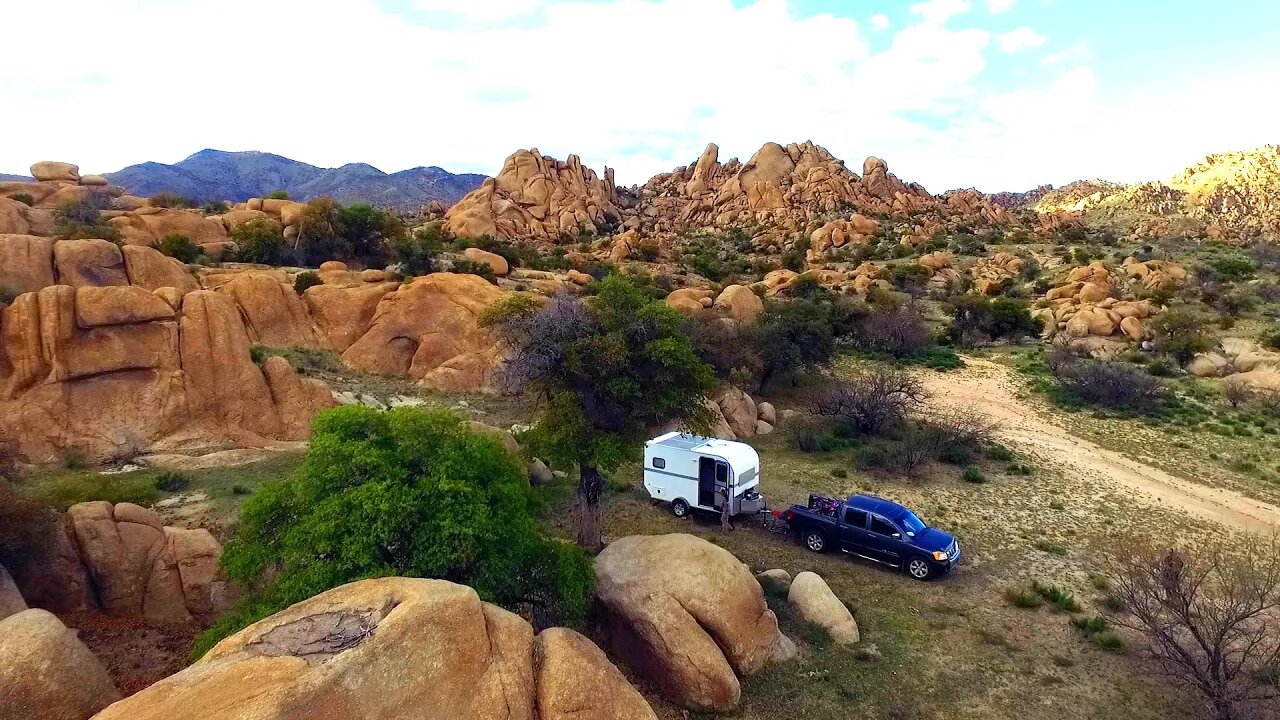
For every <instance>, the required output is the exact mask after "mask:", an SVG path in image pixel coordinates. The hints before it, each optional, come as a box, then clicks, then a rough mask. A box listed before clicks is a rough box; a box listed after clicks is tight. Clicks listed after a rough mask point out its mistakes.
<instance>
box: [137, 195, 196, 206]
mask: <svg viewBox="0 0 1280 720" xmlns="http://www.w3.org/2000/svg"><path fill="white" fill-rule="evenodd" d="M147 201H148V202H149V203H151V206H152V207H159V208H194V207H198V206H199V205H200V203H198V202H196V201H195V200H192V199H191V198H189V197H183V196H182V195H179V194H178V193H172V192H162V193H159V194H156V195H152V196H151V197H150V198H148V199H147Z"/></svg>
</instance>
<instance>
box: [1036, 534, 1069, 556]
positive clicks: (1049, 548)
mask: <svg viewBox="0 0 1280 720" xmlns="http://www.w3.org/2000/svg"><path fill="white" fill-rule="evenodd" d="M1033 547H1035V549H1037V550H1039V551H1040V552H1047V553H1049V554H1050V555H1066V554H1067V548H1066V546H1065V545H1062V544H1061V543H1056V542H1053V541H1051V540H1045V539H1044V538H1040V539H1039V540H1036V541H1035V543H1033Z"/></svg>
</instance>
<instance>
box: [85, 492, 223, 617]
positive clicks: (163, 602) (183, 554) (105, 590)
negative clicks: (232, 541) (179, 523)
mask: <svg viewBox="0 0 1280 720" xmlns="http://www.w3.org/2000/svg"><path fill="white" fill-rule="evenodd" d="M67 518H68V521H69V523H70V526H71V528H72V530H73V532H74V533H75V537H76V543H77V546H78V548H79V554H80V558H81V560H82V562H83V563H84V565H85V568H86V569H87V571H88V573H89V577H90V578H91V580H92V583H93V587H94V591H95V599H96V601H97V604H98V606H99V607H101V608H102V610H104V611H105V612H107V613H110V614H113V615H130V616H139V617H141V618H142V619H143V620H145V621H147V622H150V623H156V624H180V623H188V622H191V621H192V620H193V619H204V620H208V619H210V618H212V617H214V616H215V615H216V614H217V613H220V612H223V611H225V610H227V609H228V608H230V607H231V603H232V601H233V600H234V599H235V593H234V592H233V590H232V589H231V586H230V585H229V584H228V582H227V580H226V578H225V577H224V576H223V575H222V573H221V571H220V569H219V568H218V558H219V557H221V555H222V546H221V545H219V544H218V541H217V540H215V539H214V537H213V535H211V534H210V533H209V531H208V530H203V529H198V530H185V529H181V528H172V527H165V526H164V525H163V524H162V523H161V521H160V517H159V516H158V515H156V514H155V513H154V512H153V511H151V510H148V509H146V508H142V507H139V506H137V505H132V504H129V503H118V504H116V505H115V506H112V505H111V503H108V502H101V501H99V502H86V503H80V504H78V505H73V506H72V507H71V508H70V509H69V510H68V511H67Z"/></svg>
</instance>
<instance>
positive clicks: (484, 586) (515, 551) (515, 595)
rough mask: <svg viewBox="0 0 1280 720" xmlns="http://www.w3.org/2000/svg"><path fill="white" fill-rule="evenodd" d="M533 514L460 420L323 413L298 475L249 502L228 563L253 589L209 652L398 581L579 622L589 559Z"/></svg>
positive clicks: (493, 454)
mask: <svg viewBox="0 0 1280 720" xmlns="http://www.w3.org/2000/svg"><path fill="white" fill-rule="evenodd" d="M532 503H533V496H532V490H531V488H530V487H529V482H528V478H527V475H526V472H525V469H524V467H523V466H522V465H521V463H519V462H518V461H517V459H516V458H515V457H513V456H512V455H511V454H510V453H509V452H507V451H506V450H505V449H504V448H503V447H502V444H501V443H500V442H499V441H498V440H496V439H495V438H493V437H490V436H488V435H485V434H482V433H477V432H475V431H473V430H471V429H470V428H469V427H467V425H466V424H465V423H464V422H463V420H462V418H461V417H459V416H458V415H455V414H454V413H451V412H449V411H446V410H423V409H419V408H398V409H393V410H390V411H385V412H384V411H378V410H373V409H371V408H366V407H360V406H348V407H341V408H336V409H333V410H328V411H325V412H323V413H321V414H320V415H319V416H317V418H316V421H315V427H314V431H313V434H312V439H311V448H310V450H309V451H308V452H307V456H306V458H305V459H304V460H303V462H302V465H301V466H300V467H299V468H298V469H297V471H295V472H294V474H293V475H292V476H291V477H290V478H288V479H287V480H284V481H282V482H279V483H275V484H270V485H267V486H265V487H264V488H262V489H261V490H259V491H258V492H257V493H255V494H254V495H253V497H252V498H250V499H249V501H248V502H247V503H246V505H245V507H244V511H243V512H242V514H241V518H240V527H239V529H238V530H237V531H236V534H235V536H234V537H232V539H231V540H230V541H229V542H228V543H227V546H226V550H225V552H224V553H223V556H222V566H223V567H224V568H225V569H226V571H227V573H228V575H230V576H231V577H232V578H234V579H236V580H237V581H239V582H240V583H241V584H242V586H243V587H246V588H250V589H251V592H250V593H249V594H248V595H247V596H246V598H245V599H244V600H243V601H242V602H241V604H240V606H239V607H238V608H237V610H236V611H235V612H233V613H232V614H231V615H229V616H228V617H227V618H225V619H224V620H223V621H222V622H220V623H219V624H218V625H216V626H215V627H214V628H213V629H211V630H210V632H209V633H207V634H206V636H205V637H204V638H203V639H202V641H201V643H200V647H202V648H205V647H208V646H209V645H210V644H211V643H212V642H214V641H216V639H218V638H220V637H224V636H225V635H227V634H229V633H231V632H234V631H235V630H237V629H239V628H240V627H243V626H244V625H246V624H247V623H250V622H253V621H254V620H256V619H258V618H260V617H262V616H264V615H267V614H270V613H272V612H276V611H279V610H280V609H282V608H284V607H287V606H288V605H290V604H292V603H295V602H298V601H300V600H303V599H305V598H308V597H311V596H313V595H315V594H317V593H319V592H323V591H324V590H327V589H329V588H333V587H336V586H338V585H341V584H344V583H348V582H352V581H355V580H360V579H365V578H373V577H385V576H394V575H405V576H411V577H431V578H443V579H446V580H451V581H454V582H458V583H464V584H467V585H470V586H471V587H473V588H475V590H476V592H477V593H479V595H480V596H481V597H482V598H484V599H485V600H488V601H492V602H496V603H498V604H501V605H505V606H508V607H512V608H515V609H517V610H521V611H527V612H529V613H531V614H533V615H534V617H535V620H537V621H538V622H539V623H540V624H543V623H549V622H570V623H578V622H581V621H582V620H583V618H584V617H585V615H586V610H587V603H588V597H589V595H590V591H591V585H592V581H593V576H592V572H591V565H590V560H589V559H588V558H587V557H586V555H585V554H584V553H583V552H582V551H581V550H580V549H579V548H577V547H574V546H573V545H571V544H569V543H564V542H561V541H558V540H555V539H553V538H550V537H548V536H546V535H545V533H544V532H543V531H542V529H541V526H540V525H539V524H538V523H537V521H536V519H535V518H534V517H533V515H532V514H531V512H530V507H531V505H532Z"/></svg>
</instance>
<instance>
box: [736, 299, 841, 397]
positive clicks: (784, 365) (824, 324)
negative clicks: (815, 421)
mask: <svg viewBox="0 0 1280 720" xmlns="http://www.w3.org/2000/svg"><path fill="white" fill-rule="evenodd" d="M824 292H826V291H825V290H824ZM835 323H836V308H835V304H834V302H832V301H829V300H827V299H825V298H820V299H813V300H810V299H805V298H793V299H790V300H769V301H767V302H766V303H765V306H764V312H763V313H762V314H761V315H760V319H759V322H758V323H757V325H756V332H755V338H756V343H757V347H758V352H759V354H760V366H761V369H760V387H761V388H762V389H763V388H764V387H766V386H768V385H769V383H770V382H772V381H773V380H775V379H778V378H784V377H794V376H795V375H796V374H797V373H800V372H803V371H812V370H818V369H819V368H822V367H825V366H826V365H827V364H829V363H830V362H831V358H832V356H834V355H835V352H836V328H835Z"/></svg>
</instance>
